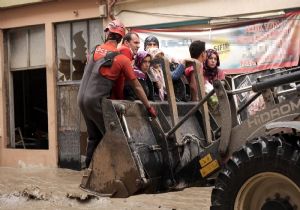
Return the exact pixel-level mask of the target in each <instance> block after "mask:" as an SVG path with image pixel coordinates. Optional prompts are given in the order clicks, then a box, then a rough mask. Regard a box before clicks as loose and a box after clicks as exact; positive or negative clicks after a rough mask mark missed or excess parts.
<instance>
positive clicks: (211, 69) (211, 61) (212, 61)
mask: <svg viewBox="0 0 300 210" xmlns="http://www.w3.org/2000/svg"><path fill="white" fill-rule="evenodd" d="M206 56H207V59H206V60H205V61H204V63H203V75H204V78H205V80H206V81H208V82H209V83H211V84H212V83H213V81H214V80H217V79H218V80H222V79H224V78H225V76H224V73H223V72H222V71H221V70H220V69H219V66H220V58H219V54H218V53H217V51H215V50H213V49H208V50H206Z"/></svg>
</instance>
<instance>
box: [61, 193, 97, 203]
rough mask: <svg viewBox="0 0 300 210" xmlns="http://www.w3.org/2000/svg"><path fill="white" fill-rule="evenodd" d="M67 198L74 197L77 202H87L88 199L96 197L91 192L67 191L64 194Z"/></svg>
mask: <svg viewBox="0 0 300 210" xmlns="http://www.w3.org/2000/svg"><path fill="white" fill-rule="evenodd" d="M66 197H67V198H70V199H76V200H77V201H79V202H83V203H84V202H88V201H90V200H91V199H95V198H98V197H97V196H95V195H91V194H80V193H67V195H66Z"/></svg>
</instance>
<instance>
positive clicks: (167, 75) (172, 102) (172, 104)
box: [162, 58, 180, 143]
mask: <svg viewBox="0 0 300 210" xmlns="http://www.w3.org/2000/svg"><path fill="white" fill-rule="evenodd" d="M162 68H163V69H162V70H163V74H164V79H165V85H166V91H167V95H168V103H169V110H170V117H171V123H172V126H174V125H176V124H177V123H178V121H179V120H178V110H177V105H176V97H175V92H174V86H173V80H172V76H171V70H170V63H169V60H168V59H167V58H164V66H163V67H162ZM175 138H176V141H177V142H178V143H180V142H179V135H178V132H177V131H176V132H175Z"/></svg>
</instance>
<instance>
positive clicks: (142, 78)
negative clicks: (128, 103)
mask: <svg viewBox="0 0 300 210" xmlns="http://www.w3.org/2000/svg"><path fill="white" fill-rule="evenodd" d="M151 60H152V58H151V55H150V54H149V53H148V52H146V51H139V52H137V54H136V57H135V59H134V73H135V75H136V77H137V79H138V80H139V82H140V83H141V85H142V87H143V89H144V92H145V93H146V96H147V98H148V99H149V100H153V85H152V83H151V81H150V79H149V76H148V71H149V69H150V63H151ZM124 97H125V99H127V100H137V99H138V98H137V96H136V95H135V93H134V91H133V89H132V88H131V86H129V85H128V84H126V85H125V87H124Z"/></svg>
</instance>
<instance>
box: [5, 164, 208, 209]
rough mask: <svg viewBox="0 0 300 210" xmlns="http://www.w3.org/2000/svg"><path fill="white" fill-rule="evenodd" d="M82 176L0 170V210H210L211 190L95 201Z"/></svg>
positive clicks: (69, 172)
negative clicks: (82, 181) (83, 188)
mask: <svg viewBox="0 0 300 210" xmlns="http://www.w3.org/2000/svg"><path fill="white" fill-rule="evenodd" d="M82 174H83V172H78V171H72V170H67V169H57V168H53V169H52V168H5V167H2V168H0V209H4V210H21V209H22V210H23V209H26V210H27V209H28V210H29V209H30V210H35V209H41V210H42V209H44V210H52V209H55V210H59V209H75V210H76V209H78V210H79V209H80V210H83V209H86V210H89V209H100V210H102V209H113V210H156V209H157V210H193V209H195V210H196V209H197V210H209V205H210V194H211V188H208V187H201V188H200V187H194V188H188V189H185V190H183V191H177V192H168V193H160V194H144V195H136V196H131V197H129V198H126V199H123V198H122V199H121V198H107V197H95V196H92V195H89V194H87V193H86V192H84V191H82V190H81V189H79V184H80V182H81V177H82Z"/></svg>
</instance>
